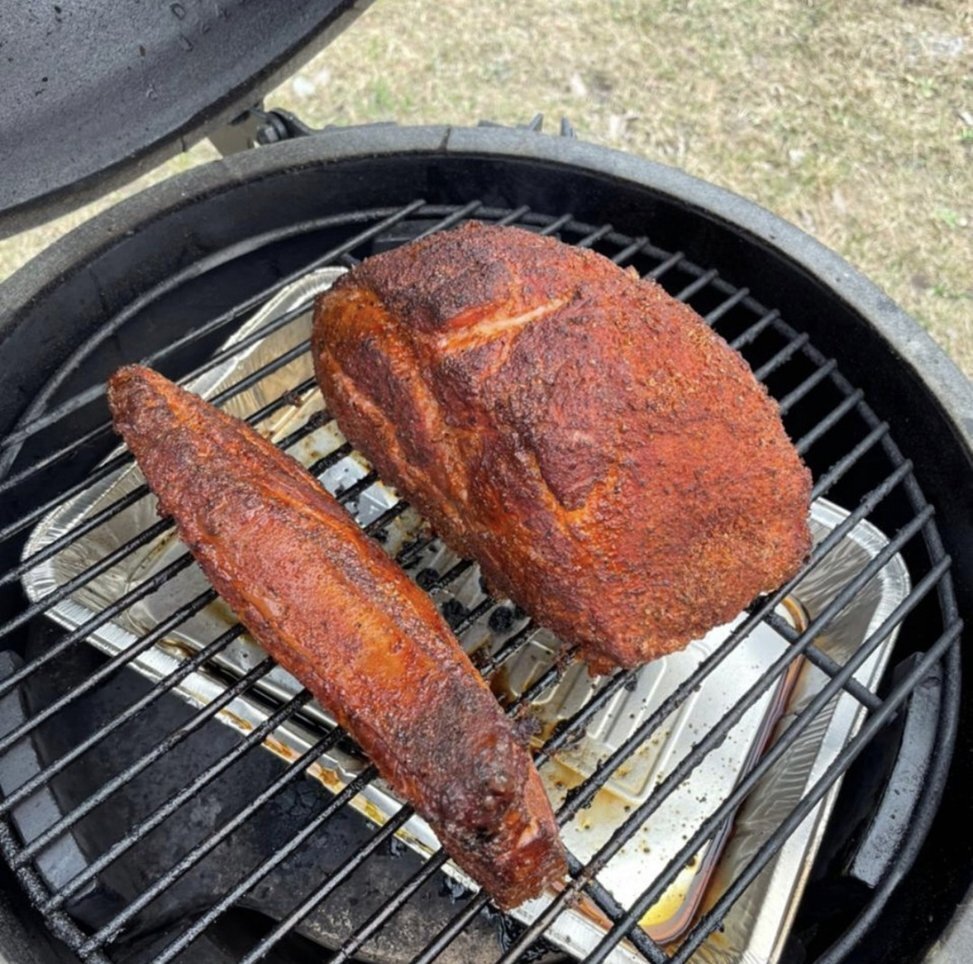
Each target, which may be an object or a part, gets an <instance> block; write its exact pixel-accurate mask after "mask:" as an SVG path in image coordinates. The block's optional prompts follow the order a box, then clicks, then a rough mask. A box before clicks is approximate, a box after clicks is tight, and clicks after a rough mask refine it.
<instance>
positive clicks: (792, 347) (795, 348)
mask: <svg viewBox="0 0 973 964" xmlns="http://www.w3.org/2000/svg"><path fill="white" fill-rule="evenodd" d="M810 340H811V336H810V335H808V333H807V332H803V333H802V334H800V335H797V336H796V337H795V338H794V339H793V341H791V342H789V343H788V344H786V345H785V346H784V347H783V348H781V350H780V351H779V352H777V354H776V355H774V357H773V358H771V359H770V360H769V361H767V362H766V363H765V364H763V365H761V366H760V367H759V368H758V369H757V370H756V371H755V372H754V373H753V374H754V377H755V378H756V379H757V381H759V382H762V381H766V379H767V376H768V375H769V374H770V373H771V372H775V371H777V369H778V368H780V366H781V365H783V364H784V362H786V361H789V360H790V359H791V358H793V357H794V356H795V355H796V354H797V353H798V352H799V351H800V350H801V349H802V348H803V347H804V346H805V345H806V344H807V343H808V342H809V341H810Z"/></svg>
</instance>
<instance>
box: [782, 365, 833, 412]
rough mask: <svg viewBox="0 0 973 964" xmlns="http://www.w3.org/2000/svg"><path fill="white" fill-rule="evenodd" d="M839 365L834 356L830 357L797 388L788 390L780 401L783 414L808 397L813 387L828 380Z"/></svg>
mask: <svg viewBox="0 0 973 964" xmlns="http://www.w3.org/2000/svg"><path fill="white" fill-rule="evenodd" d="M837 367H838V363H837V362H836V361H835V360H834V359H833V358H831V359H829V360H828V361H827V362H826V363H825V364H824V365H822V366H821V367H820V368H819V369H818V370H817V371H815V372H814V373H813V374H812V375H808V377H807V378H805V379H804V381H803V382H801V384H800V385H798V386H797V388H795V389H793V390H792V391H790V392H788V393H787V394H786V395H785V396H784V397H783V398H782V399H781V400H780V402H779V403H778V408H779V409H780V413H781V415H786V414H787V413H788V412H789V411H790V410H791V409H792V408H793V407H794V406H795V405H796V404H797V403H798V402H799V401H801V399H803V398H806V397H807V396H808V395H809V394H810V393H811V391H812V390H813V389H815V388H816V387H817V386H818V385H820V384H821V383H822V382H823V381H826V380H827V379H828V377H829V376H830V375H831V373H832V372H833V371H834V370H835V369H836V368H837Z"/></svg>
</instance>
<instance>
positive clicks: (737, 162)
mask: <svg viewBox="0 0 973 964" xmlns="http://www.w3.org/2000/svg"><path fill="white" fill-rule="evenodd" d="M269 102H270V103H271V104H273V105H280V106H284V107H287V108H289V109H291V110H294V111H295V112H296V113H298V114H299V115H300V116H301V117H303V118H304V119H306V120H307V121H308V122H309V123H312V124H315V125H323V124H325V123H329V124H354V123H362V122H367V121H376V120H397V121H398V122H400V123H429V122H450V123H458V124H472V123H475V122H476V121H477V120H479V119H481V118H488V119H490V120H494V121H498V122H502V123H520V122H524V121H526V120H527V119H529V117H530V116H531V115H532V114H533V113H534V112H536V111H541V112H543V113H544V114H545V115H546V116H547V117H548V118H549V123H550V122H554V123H556V122H557V120H558V119H559V118H560V117H561V116H567V117H569V118H570V119H571V121H572V122H573V124H574V126H575V127H576V129H577V131H578V134H579V136H580V137H582V138H585V139H587V140H589V141H593V142H595V143H599V144H604V145H607V146H610V147H615V148H620V149H622V150H625V151H629V152H631V153H633V154H637V155H641V156H643V157H648V158H651V159H653V160H657V161H661V162H663V163H667V164H673V165H676V166H678V167H681V168H683V169H685V170H687V171H689V172H690V173H692V174H695V175H697V176H699V177H702V178H705V179H706V180H709V181H713V182H715V183H717V184H720V185H723V186H725V187H728V188H730V189H732V190H734V191H737V192H739V193H740V194H743V195H745V196H747V197H749V198H752V199H753V200H755V201H757V202H758V203H760V204H762V205H764V206H765V207H767V208H770V209H771V210H773V211H775V212H776V213H778V214H780V215H781V216H783V217H785V218H787V219H788V220H790V221H792V222H794V223H795V224H797V225H798V226H800V227H802V228H803V229H804V230H806V231H808V232H809V233H810V234H812V235H813V236H814V237H816V238H818V239H819V240H820V241H822V242H824V243H825V244H827V245H829V246H830V247H832V248H834V249H835V250H837V251H838V252H839V253H840V254H842V255H843V256H844V257H846V258H847V259H848V260H849V261H851V262H852V264H854V265H856V266H857V267H859V268H860V269H861V270H862V271H863V272H864V273H865V274H866V275H868V276H869V277H871V278H872V279H873V280H874V281H876V282H877V283H878V284H879V285H880V286H881V287H883V288H884V289H885V290H886V291H887V292H888V293H889V294H890V295H891V296H892V298H893V299H894V300H896V301H897V302H899V303H900V304H901V305H902V306H903V307H904V308H905V309H906V310H907V311H909V312H911V313H912V314H913V315H914V316H915V317H916V318H918V319H919V321H920V322H921V323H922V324H923V325H925V326H926V328H927V329H928V330H929V331H930V333H931V334H932V335H933V336H934V337H935V338H936V339H937V340H938V341H939V342H940V344H941V345H943V347H944V348H945V349H946V350H947V352H949V353H950V354H951V355H952V356H953V358H954V359H955V360H956V361H957V362H958V363H959V364H960V366H961V367H963V368H964V369H965V370H966V372H967V373H969V374H973V271H971V268H973V5H970V4H969V3H934V2H929V3H922V2H918V0H905V2H900V3H897V4H872V3H870V2H866V0H679V2H675V0H671V2H665V0H656V2H637V0H603V2H600V3H588V2H582V0H542V2H535V3H531V4H528V5H525V4H518V3H513V2H511V0H467V2H465V3H463V4H444V3H436V2H433V0H378V2H376V3H375V4H374V6H372V7H371V9H369V10H368V11H367V12H366V13H365V14H364V15H363V16H362V17H361V18H360V19H359V20H358V21H357V22H356V23H355V24H353V25H352V26H351V27H350V29H349V30H348V31H346V32H345V33H344V34H343V35H342V36H341V37H339V38H338V39H337V40H336V41H335V42H334V43H333V44H332V45H331V46H330V47H328V48H327V49H326V50H325V51H324V52H323V53H322V54H321V55H319V56H318V57H317V58H316V59H315V60H313V61H312V62H310V63H309V64H308V65H307V66H306V67H305V68H304V69H303V70H302V71H301V72H300V74H299V76H298V78H294V79H292V80H290V81H288V82H286V83H285V84H284V85H283V86H282V87H281V88H280V89H279V90H278V91H276V92H275V93H274V95H273V96H272V97H271V98H269ZM211 156H213V154H212V150H211V149H209V148H208V146H206V145H200V146H198V147H197V148H195V149H194V150H193V151H192V152H191V154H190V155H189V156H188V158H187V157H184V158H181V159H179V160H177V161H173V162H171V163H170V164H168V165H165V167H164V168H163V169H162V171H160V172H156V173H154V174H153V175H152V176H151V177H150V178H149V179H143V181H142V182H141V183H146V181H147V180H152V179H157V178H158V177H163V176H168V174H169V173H170V172H172V171H175V170H178V169H181V168H182V167H184V166H186V164H187V163H198V162H200V161H202V160H205V159H207V158H209V157H211ZM117 196H120V195H116V196H115V197H117ZM99 206H101V205H99ZM86 213H87V212H86ZM78 220H79V216H76V215H72V216H69V217H67V218H65V219H62V221H60V222H58V223H57V224H55V225H52V226H46V227H44V228H41V229H38V230H36V231H32V232H29V233H27V234H24V235H22V236H20V237H18V238H14V239H11V240H9V241H6V242H0V277H2V276H3V275H4V274H6V273H7V272H9V271H10V270H12V269H13V268H14V267H16V266H17V265H19V264H21V263H23V262H24V261H25V260H26V259H27V258H29V257H30V255H31V254H33V253H35V252H36V251H38V250H40V249H41V248H42V247H43V246H45V245H46V244H48V243H50V241H51V240H52V238H53V237H55V236H57V235H58V234H60V233H63V231H64V230H66V229H67V228H68V227H70V226H71V225H72V224H74V223H77V221H78Z"/></svg>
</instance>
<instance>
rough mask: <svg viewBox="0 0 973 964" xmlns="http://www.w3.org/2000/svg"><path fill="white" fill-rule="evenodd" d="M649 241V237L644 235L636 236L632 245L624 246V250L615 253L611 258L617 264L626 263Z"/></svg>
mask: <svg viewBox="0 0 973 964" xmlns="http://www.w3.org/2000/svg"><path fill="white" fill-rule="evenodd" d="M648 243H649V239H648V238H646V237H644V236H643V237H640V238H636V239H635V240H634V241H633V242H632V243H631V244H630V245H628V246H627V247H624V248H622V250H621V251H619V252H617V253H616V254H613V255H612V256H611V260H612V261H614V262H615V264H625V263H626V262H627V261H631V259H632V258H634V257H635V255H637V254H638V253H639V251H641V250H642V249H643V248H644V247H645V246H646V245H647V244H648Z"/></svg>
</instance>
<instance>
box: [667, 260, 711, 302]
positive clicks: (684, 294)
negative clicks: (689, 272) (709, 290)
mask: <svg viewBox="0 0 973 964" xmlns="http://www.w3.org/2000/svg"><path fill="white" fill-rule="evenodd" d="M718 275H719V272H718V271H717V270H716V269H715V268H710V270H709V271H705V272H703V274H701V275H700V276H699V277H698V278H697V279H696V280H695V281H693V282H691V283H690V284H688V285H686V287H685V288H683V289H682V290H681V291H679V293H678V294H677V295H676V296H675V297H676V298H677V299H678V300H679V301H689V299H690V298H692V296H693V295H694V294H696V292H698V291H702V290H703V288H705V287H706V286H707V285H708V284H709V283H710V282H711V281H712V280H713V279H714V278H716V277H717V276H718Z"/></svg>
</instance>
